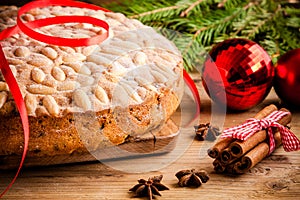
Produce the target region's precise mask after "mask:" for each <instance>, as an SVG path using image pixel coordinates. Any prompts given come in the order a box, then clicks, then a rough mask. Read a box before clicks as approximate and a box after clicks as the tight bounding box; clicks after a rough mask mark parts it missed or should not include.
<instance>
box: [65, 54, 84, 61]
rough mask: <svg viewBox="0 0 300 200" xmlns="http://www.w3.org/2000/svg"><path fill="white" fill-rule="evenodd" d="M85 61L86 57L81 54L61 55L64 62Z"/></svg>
mask: <svg viewBox="0 0 300 200" xmlns="http://www.w3.org/2000/svg"><path fill="white" fill-rule="evenodd" d="M84 60H86V56H85V55H83V54H81V53H69V54H64V55H63V61H64V62H67V63H68V62H77V61H84Z"/></svg>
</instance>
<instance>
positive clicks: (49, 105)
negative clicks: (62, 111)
mask: <svg viewBox="0 0 300 200" xmlns="http://www.w3.org/2000/svg"><path fill="white" fill-rule="evenodd" d="M43 105H44V106H45V108H46V109H47V111H48V112H49V113H50V114H51V115H52V116H58V114H59V106H58V104H57V102H56V101H55V99H54V98H53V96H50V95H47V96H45V97H44V98H43Z"/></svg>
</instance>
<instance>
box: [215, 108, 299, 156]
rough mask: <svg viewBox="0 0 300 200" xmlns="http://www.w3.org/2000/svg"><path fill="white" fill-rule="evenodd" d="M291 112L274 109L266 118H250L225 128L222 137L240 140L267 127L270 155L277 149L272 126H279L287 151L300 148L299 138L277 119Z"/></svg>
mask: <svg viewBox="0 0 300 200" xmlns="http://www.w3.org/2000/svg"><path fill="white" fill-rule="evenodd" d="M287 114H289V112H283V111H274V112H272V113H271V114H270V115H268V116H267V117H266V118H264V119H261V120H259V119H255V118H250V119H248V120H247V121H246V122H245V123H244V124H242V125H239V126H236V127H232V128H228V129H225V130H224V131H223V133H222V136H221V137H222V138H228V137H232V138H235V139H239V140H247V139H248V138H249V137H251V136H252V135H253V134H255V133H256V132H258V131H260V130H263V129H266V130H267V133H268V136H269V145H270V149H269V155H270V154H271V153H272V152H273V151H274V150H275V139H274V133H273V129H272V128H278V130H279V132H280V135H281V140H282V145H283V148H284V150H285V151H297V150H300V141H299V139H298V138H297V137H296V136H295V135H294V134H293V133H292V132H291V131H290V130H289V129H288V128H286V127H285V126H283V125H281V124H279V123H278V122H277V121H278V120H280V119H282V118H283V117H284V116H285V115H287Z"/></svg>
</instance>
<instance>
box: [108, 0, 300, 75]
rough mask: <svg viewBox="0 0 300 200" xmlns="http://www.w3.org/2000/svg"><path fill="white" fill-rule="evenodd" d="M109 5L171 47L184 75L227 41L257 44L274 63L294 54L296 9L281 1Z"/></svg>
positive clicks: (299, 35) (136, 0) (148, 0)
mask: <svg viewBox="0 0 300 200" xmlns="http://www.w3.org/2000/svg"><path fill="white" fill-rule="evenodd" d="M110 5H111V7H110V6H108V9H111V10H113V11H117V12H122V13H124V14H126V15H127V16H128V17H130V18H135V19H138V20H140V21H141V22H143V23H144V24H146V25H149V26H152V27H154V28H155V29H157V30H158V31H159V32H161V34H163V35H164V36H165V37H167V38H168V39H170V40H171V41H173V42H174V43H175V45H176V46H177V47H178V49H179V50H180V51H181V53H182V55H183V58H184V63H185V68H186V69H187V70H192V69H193V68H195V67H197V66H198V65H201V56H202V55H204V53H205V52H207V51H209V50H210V49H211V48H212V45H214V44H216V43H218V42H221V41H223V40H225V39H228V38H235V37H242V38H248V39H251V40H253V41H255V42H257V43H259V44H260V45H261V46H262V47H263V48H264V49H265V50H266V51H267V52H268V53H269V55H270V56H271V57H272V58H273V61H274V62H276V61H277V59H278V57H279V56H280V55H282V54H283V53H285V52H287V51H289V50H291V49H294V48H299V43H300V32H299V30H300V9H299V7H300V3H298V4H295V3H290V2H289V1H287V0H256V1H253V0H154V1H153V0H143V1H140V0H126V1H124V2H122V4H118V5H117V6H116V5H113V4H110ZM162 30H164V31H162ZM166 30H168V31H166ZM174 33H176V34H174Z"/></svg>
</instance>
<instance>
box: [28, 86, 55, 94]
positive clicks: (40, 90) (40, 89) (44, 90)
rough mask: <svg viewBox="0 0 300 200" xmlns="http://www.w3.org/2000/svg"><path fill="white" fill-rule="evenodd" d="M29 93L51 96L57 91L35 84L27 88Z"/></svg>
mask: <svg viewBox="0 0 300 200" xmlns="http://www.w3.org/2000/svg"><path fill="white" fill-rule="evenodd" d="M27 90H28V92H30V93H32V94H43V95H50V94H54V93H55V92H56V89H54V88H52V87H48V86H45V85H41V84H33V85H29V86H28V87H27Z"/></svg>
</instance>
